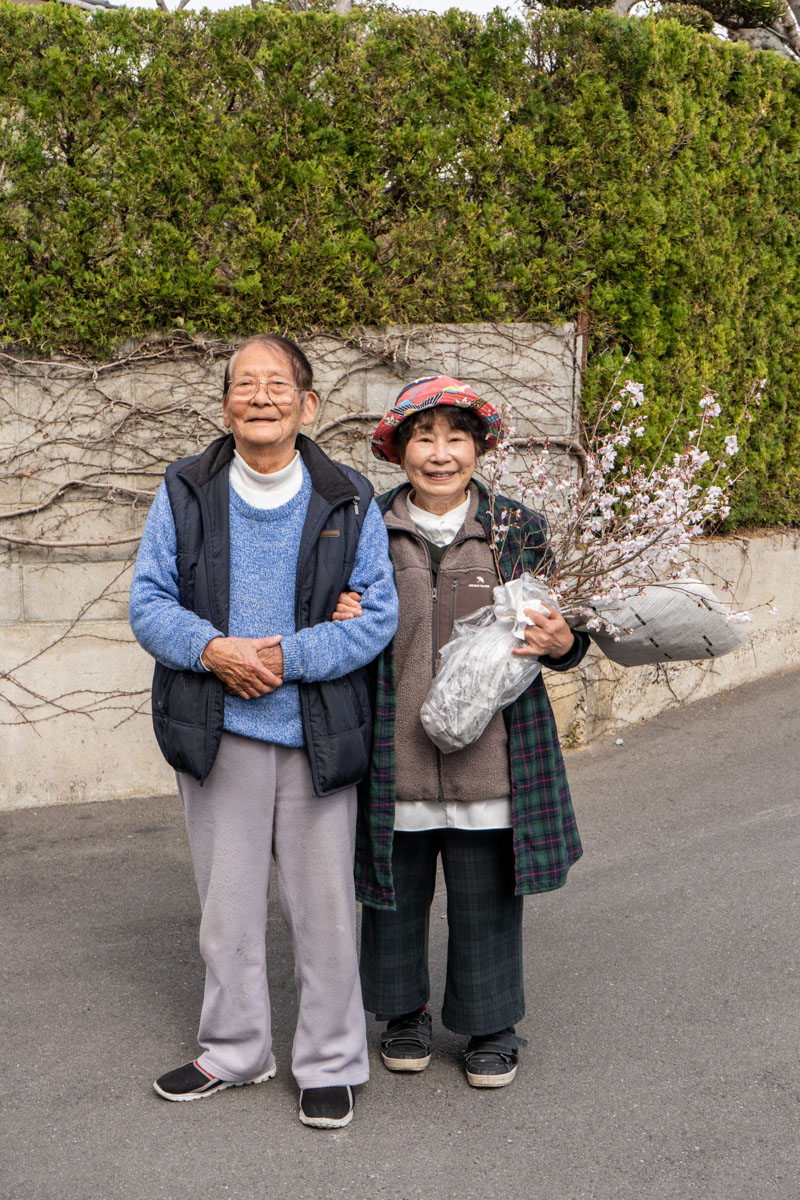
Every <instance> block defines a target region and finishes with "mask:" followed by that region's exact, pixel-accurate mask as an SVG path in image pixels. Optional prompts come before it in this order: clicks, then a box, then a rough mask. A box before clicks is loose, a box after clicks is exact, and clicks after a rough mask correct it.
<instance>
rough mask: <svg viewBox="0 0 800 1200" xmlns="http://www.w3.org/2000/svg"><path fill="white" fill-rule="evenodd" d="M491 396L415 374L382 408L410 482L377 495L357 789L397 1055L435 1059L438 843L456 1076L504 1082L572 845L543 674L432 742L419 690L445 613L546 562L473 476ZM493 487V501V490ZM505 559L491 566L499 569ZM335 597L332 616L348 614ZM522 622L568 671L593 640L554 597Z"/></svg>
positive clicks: (412, 1062)
mask: <svg viewBox="0 0 800 1200" xmlns="http://www.w3.org/2000/svg"><path fill="white" fill-rule="evenodd" d="M500 432H501V421H500V416H499V414H498V413H497V411H496V410H495V409H494V408H493V407H492V406H491V405H490V404H488V403H484V402H482V401H481V400H480V399H479V397H478V396H477V395H476V394H475V393H474V392H473V390H472V389H471V388H470V387H468V386H467V385H465V384H463V383H460V382H459V381H458V380H456V379H451V378H448V377H446V376H435V377H430V378H425V379H418V380H416V381H415V382H414V383H412V384H410V385H409V386H408V387H406V388H404V389H403V391H402V392H401V393H400V395H399V396H398V398H397V401H396V402H395V405H394V407H393V408H392V409H391V410H390V411H389V412H388V413H387V415H386V416H385V417H384V418H383V420H382V421H381V422H380V424H379V425H378V428H377V429H376V431H375V434H374V437H373V440H372V450H373V453H374V454H375V455H376V456H377V457H378V458H381V459H383V460H387V461H389V462H392V463H397V464H398V465H399V466H401V467H402V468H403V470H404V471H405V474H406V476H407V480H406V482H404V483H402V484H401V485H400V486H399V487H396V488H394V489H393V490H392V491H390V492H388V493H387V494H386V495H384V496H382V497H380V498H379V501H378V503H379V505H380V507H381V509H382V512H383V516H384V521H385V523H386V528H387V530H388V533H389V547H390V553H391V557H392V561H393V564H394V568H395V574H396V582H397V591H398V595H399V599H400V621H399V625H398V629H397V634H396V636H395V638H394V641H393V642H392V643H391V644H390V645H389V646H388V647H387V648H386V650H385V651H384V652H383V654H382V655H381V657H380V658H379V659H378V661H377V664H376V703H375V727H374V741H373V750H372V765H371V773H370V777H369V779H368V780H367V781H366V783H365V787H364V793H365V794H364V796H363V801H364V802H363V803H362V805H361V814H360V829H359V839H358V848H357V854H356V884H357V892H358V895H359V898H360V899H361V900H362V902H363V905H364V908H363V917H362V941H361V973H362V985H363V992H364V1005H365V1007H366V1009H367V1010H368V1011H370V1012H373V1013H374V1014H375V1015H376V1017H377V1019H378V1020H381V1021H385V1022H386V1023H387V1024H386V1028H385V1030H384V1032H383V1034H382V1036H381V1056H382V1058H383V1062H384V1064H385V1065H386V1067H387V1068H388V1069H389V1070H390V1071H422V1070H424V1068H425V1067H426V1066H427V1065H428V1063H429V1061H430V1058H431V1046H432V1033H431V1024H432V1023H431V1014H430V1012H429V1010H428V1000H429V995H430V986H429V972H428V927H429V920H430V906H431V902H432V899H433V894H434V888H435V883H436V864H437V858H438V857H439V856H440V855H441V859H442V867H443V871H444V878H445V883H446V887H447V919H448V948H447V975H446V982H445V991H444V1004H443V1007H442V1022H443V1024H444V1025H445V1026H446V1028H448V1029H450V1030H452V1031H453V1032H454V1033H457V1034H462V1035H464V1036H466V1037H467V1038H469V1042H468V1044H467V1047H466V1051H465V1057H466V1068H467V1080H468V1082H469V1083H470V1084H471V1085H472V1086H473V1087H503V1086H504V1085H505V1084H508V1083H510V1082H511V1081H512V1079H513V1078H514V1075H515V1074H516V1070H517V1049H518V1046H519V1045H520V1044H524V1043H523V1042H522V1039H520V1038H518V1037H517V1035H516V1033H515V1028H514V1027H515V1024H516V1023H517V1022H518V1021H519V1020H520V1019H521V1018H522V1016H523V1014H524V1011H525V1002H524V993H523V970H522V898H523V896H524V895H526V894H528V893H533V892H544V891H550V890H552V889H554V888H557V887H560V886H561V885H562V884H563V883H564V881H565V878H566V874H567V871H568V870H569V867H570V866H571V864H572V863H573V862H574V861H575V860H576V859H577V858H578V857H579V855H580V853H581V846H580V840H579V838H578V833H577V830H576V827H575V818H574V814H573V811H572V805H571V802H570V796H569V789H568V786H567V779H566V774H565V770H564V762H563V758H562V755H561V750H560V748H559V744H558V737H557V734H556V728H555V723H554V720H553V715H552V711H551V709H550V704H549V701H548V698H547V693H546V691H545V686H544V683H543V682H542V679H541V676H539V677H538V678H537V679H536V680H535V681H534V682H533V683H532V684H531V686H530V687H529V688H528V689H527V691H525V692H524V693H523V694H522V695H521V696H520V698H519V699H518V700H516V701H515V702H514V703H513V704H511V705H509V707H508V708H506V709H505V710H504V711H502V712H500V713H497V714H496V715H495V716H494V717H493V719H492V720H491V722H490V723H489V725H488V727H487V728H486V730H485V732H484V733H483V734H482V735H481V737H480V738H479V739H478V740H477V741H476V742H474V743H473V744H472V745H470V746H467V747H466V748H465V749H463V750H459V751H456V752H455V753H452V754H442V753H441V752H440V751H439V750H438V749H437V748H436V746H435V745H434V744H433V742H431V741H430V740H429V738H428V737H427V735H426V733H425V731H424V729H423V727H422V724H421V722H420V716H419V712H420V706H421V705H422V702H423V700H424V699H425V697H426V695H427V693H428V689H429V687H430V684H431V680H432V678H433V676H434V674H435V671H436V664H437V657H438V654H439V651H440V649H441V648H442V646H443V645H444V644H445V643H446V642H447V640H448V639H449V637H450V634H451V631H452V627H453V621H454V620H455V619H456V618H459V617H463V616H466V615H467V614H468V613H470V612H473V611H474V610H475V609H477V608H480V607H482V606H483V605H486V604H491V602H492V590H493V588H494V587H496V586H497V584H498V583H499V582H505V581H507V580H508V579H511V578H513V577H515V576H516V575H518V574H520V573H521V572H522V571H524V570H529V571H534V572H536V571H537V570H538V571H540V572H541V571H542V570H543V568H544V557H545V555H546V540H545V538H546V531H545V524H544V521H543V520H542V519H541V518H540V517H538V516H536V515H535V514H534V513H532V512H529V511H527V510H520V509H519V506H517V505H514V504H513V502H512V501H510V500H508V499H506V498H501V499H500V504H501V506H502V507H503V508H505V509H509V508H512V509H516V510H517V512H518V514H519V520H518V521H512V523H511V530H510V532H509V534H508V536H507V537H506V539H505V542H504V545H503V546H502V547H501V548H499V552H498V555H497V558H496V557H495V554H493V551H492V546H491V518H490V505H491V503H492V500H491V498H490V496H489V495H488V493H487V491H486V489H485V488H484V487H483V486H482V485H481V484H480V483H479V482H477V480H475V479H474V478H473V476H474V472H475V469H476V466H477V463H478V458H479V457H480V455H481V454H482V453H484V451H486V450H488V449H490V448H491V447H492V446H494V445H495V444H496V442H497V439H498V437H499V435H500ZM497 502H498V501H497V500H495V503H497ZM496 562H497V566H499V572H500V576H501V577H502V578H499V577H498V569H497V566H496V565H495V564H496ZM358 612H359V609H358V597H357V596H356V595H355V594H352V593H351V594H350V596H349V597H342V598H341V600H340V603H339V607H338V608H337V613H336V617H337V619H347V618H349V617H353V616H357V615H358ZM529 616H530V617H531V620H532V621H533V624H532V625H531V626H530V627H529V628H528V631H527V633H526V645H525V647H524V648H520V650H519V651H516V653H521V654H530V655H536V656H538V657H539V658H540V661H541V662H542V663H543V664H544V665H545V666H547V667H549V668H551V669H552V670H562V671H563V670H567V669H569V668H570V667H574V666H576V665H577V663H579V662H580V660H581V659H582V657H583V655H584V654H585V653H586V648H587V645H588V638H587V637H586V635H585V634H575V633H573V631H572V630H571V629H570V628H569V626H568V625H567V623H566V621H565V620H564V618H563V617H562V616H561V615H560V614H559V613H557V612H556V611H555V610H551V611H549V612H547V613H546V614H541V613H529Z"/></svg>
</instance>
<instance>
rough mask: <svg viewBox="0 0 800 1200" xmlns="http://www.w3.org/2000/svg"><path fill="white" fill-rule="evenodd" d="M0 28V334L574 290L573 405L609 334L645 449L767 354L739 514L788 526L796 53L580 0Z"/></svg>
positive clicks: (563, 300)
mask: <svg viewBox="0 0 800 1200" xmlns="http://www.w3.org/2000/svg"><path fill="white" fill-rule="evenodd" d="M0 24H1V27H2V39H0V164H2V166H0V341H2V342H4V343H5V344H7V345H11V344H15V345H18V346H23V347H27V348H29V349H31V350H34V351H36V352H40V353H52V352H56V351H60V350H72V351H80V352H83V353H87V354H89V353H91V354H102V353H106V352H108V351H109V350H110V349H111V348H112V347H113V346H114V344H115V343H117V342H118V341H119V340H120V339H121V338H124V337H138V336H142V335H144V334H147V333H149V332H151V331H153V330H167V329H170V328H172V327H174V326H175V325H176V324H182V325H183V326H184V327H185V328H189V329H195V330H198V331H202V332H204V333H208V334H212V335H218V336H225V337H231V336H236V335H243V334H247V333H250V332H252V331H253V330H255V329H260V328H264V327H270V328H279V329H288V330H298V329H300V328H303V327H309V326H316V327H323V328H326V329H330V330H336V329H347V328H348V327H350V326H352V325H353V324H379V325H380V324H385V323H389V322H401V323H402V322H410V323H421V322H434V321H444V322H455V321H462V322H470V321H514V320H550V321H554V322H558V321H561V320H564V319H574V318H575V317H576V316H577V315H578V314H579V313H581V312H584V313H586V315H587V317H588V320H589V326H590V329H591V342H590V355H589V367H588V371H587V375H586V381H585V390H584V397H585V405H586V409H587V415H590V414H591V411H592V406H593V405H594V404H595V403H596V402H597V400H598V398H599V397H600V396H602V395H603V394H605V392H606V390H607V389H608V387H609V385H610V382H611V380H612V379H613V378H614V375H615V373H616V372H617V371H618V370H619V369H620V368H621V366H622V363H623V360H624V358H625V356H626V355H630V362H629V364H628V365H627V366H625V368H624V374H625V376H627V377H631V378H635V379H640V380H641V381H642V382H643V383H644V384H645V385H646V388H647V390H648V393H649V395H650V397H651V398H655V400H656V401H657V404H658V417H657V420H653V422H652V429H653V431H652V434H651V435H649V436H651V437H652V439H653V440H652V446H653V447H655V445H656V443H657V442H658V441H659V439H660V438H661V437H663V436H664V435H665V434H666V432H667V431H668V430H669V428H670V427H671V424H672V422H673V420H674V419H675V417H676V416H677V414H678V412H679V409H680V406H681V403H684V404H685V405H686V406H688V408H689V410H691V409H692V408H693V407H694V406H695V405H696V403H697V400H698V399H699V397H700V395H701V389H702V387H703V385H707V386H709V387H711V388H713V389H715V390H716V391H717V392H718V393H719V396H720V402H721V403H722V404H723V406H724V408H725V410H726V412H727V413H728V414H729V415H732V414H733V413H734V411H735V410H736V409H737V408H738V406H739V403H740V401H741V400H742V398H743V397H744V395H745V393H746V392H747V389H748V387H749V385H750V383H751V382H752V381H753V380H755V379H758V378H760V377H762V376H766V377H767V378H768V381H769V382H768V385H767V390H766V392H765V396H764V399H763V401H762V405H761V408H760V409H759V410H758V412H757V413H756V415H755V419H754V421H753V424H752V426H750V427H749V432H748V431H747V430H744V431H743V432H742V433H740V439H739V440H740V442H741V443H743V444H745V449H744V453H743V454H742V455H740V456H739V457H738V458H737V459H735V460H734V462H735V463H736V464H737V466H739V465H746V466H747V475H746V477H745V479H744V480H743V482H742V484H741V485H740V486H739V487H738V490H737V499H736V518H737V520H738V521H739V522H750V523H759V522H761V523H763V522H773V523H789V522H793V521H796V520H797V518H798V513H800V431H799V428H798V427H799V425H800V398H799V397H798V383H797V380H798V373H799V372H798V368H800V340H799V339H798V334H797V330H798V318H799V317H800V312H799V311H798V309H799V308H800V253H799V251H800V238H799V237H798V234H799V232H800V230H799V224H800V216H798V214H800V69H798V67H797V66H796V65H794V64H792V63H790V62H788V61H786V60H785V59H783V58H781V57H779V56H777V55H771V54H754V53H752V52H751V51H750V49H749V48H747V47H745V46H741V45H728V44H723V43H720V42H718V41H716V40H715V39H712V38H710V37H707V36H704V35H702V34H698V33H696V32H695V31H694V30H692V29H689V28H686V27H684V26H680V25H678V24H677V23H675V22H671V21H664V22H649V21H637V20H621V19H619V18H616V17H615V16H613V15H611V14H610V13H607V12H602V11H598V12H594V13H593V14H591V15H590V16H586V15H581V14H580V13H577V12H549V13H545V14H544V15H542V16H541V17H534V18H531V19H530V20H529V21H528V22H527V24H526V23H523V22H521V21H518V20H513V19H510V18H507V17H504V16H503V15H502V14H501V13H499V12H495V13H494V14H493V15H491V16H489V17H488V18H486V19H485V20H479V19H478V18H475V17H473V16H470V15H467V14H463V13H458V12H455V11H451V12H449V13H447V14H446V15H445V16H443V17H435V16H421V15H397V14H394V13H392V12H387V13H381V12H371V13H368V14H364V13H362V14H359V13H356V14H354V15H352V16H351V17H350V18H347V19H344V18H340V17H338V16H336V15H334V14H332V13H324V12H323V13H320V12H309V13H301V14H294V13H290V12H287V11H285V10H284V9H280V8H273V7H268V6H263V7H260V8H258V9H256V10H252V9H237V10H232V11H227V12H220V13H217V14H210V13H206V12H203V13H199V14H181V15H179V16H174V15H170V16H168V15H165V14H162V13H160V12H156V11H152V12H151V11H143V10H135V9H131V10H118V11H108V12H105V11H102V12H98V13H97V14H95V15H92V16H88V15H86V14H85V13H83V12H82V11H80V10H77V9H75V8H71V7H64V6H57V5H52V6H50V5H48V6H44V7H41V8H32V9H29V8H21V7H16V6H7V5H5V6H2V7H0ZM723 423H724V422H720V424H723ZM740 460H741V462H740Z"/></svg>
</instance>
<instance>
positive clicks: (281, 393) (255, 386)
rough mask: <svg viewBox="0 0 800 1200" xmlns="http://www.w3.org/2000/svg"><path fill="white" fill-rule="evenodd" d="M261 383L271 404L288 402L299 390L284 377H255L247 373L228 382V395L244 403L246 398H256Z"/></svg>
mask: <svg viewBox="0 0 800 1200" xmlns="http://www.w3.org/2000/svg"><path fill="white" fill-rule="evenodd" d="M262 383H263V385H264V390H265V391H266V393H267V395H268V396H269V398H270V400H271V401H272V402H273V404H288V403H289V401H290V400H291V399H292V397H293V396H294V393H295V392H296V391H298V390H299V389H298V388H296V387H295V385H294V384H293V383H288V382H287V380H285V379H256V378H254V377H252V376H250V375H247V376H246V377H244V378H243V379H235V380H234V381H233V382H232V383H231V384H230V386H229V387H228V395H229V396H230V397H231V398H232V399H233V400H241V401H242V402H243V403H246V402H247V401H248V400H254V399H255V398H256V396H257V395H258V390H259V388H260V387H261V384H262Z"/></svg>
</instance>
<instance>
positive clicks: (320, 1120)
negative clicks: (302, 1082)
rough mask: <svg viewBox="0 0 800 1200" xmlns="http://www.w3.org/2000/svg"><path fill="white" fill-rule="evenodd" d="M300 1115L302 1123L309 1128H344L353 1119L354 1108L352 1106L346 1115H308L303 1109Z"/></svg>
mask: <svg viewBox="0 0 800 1200" xmlns="http://www.w3.org/2000/svg"><path fill="white" fill-rule="evenodd" d="M298 1116H299V1117H300V1122H301V1124H303V1125H307V1126H308V1127H309V1129H344V1127H345V1125H349V1124H350V1122H351V1121H352V1119H353V1110H352V1108H351V1109H350V1112H349V1113H348V1114H347V1116H345V1117H307V1116H306V1114H305V1113H304V1112H303V1111H302V1109H301V1110H300V1112H299V1113H298Z"/></svg>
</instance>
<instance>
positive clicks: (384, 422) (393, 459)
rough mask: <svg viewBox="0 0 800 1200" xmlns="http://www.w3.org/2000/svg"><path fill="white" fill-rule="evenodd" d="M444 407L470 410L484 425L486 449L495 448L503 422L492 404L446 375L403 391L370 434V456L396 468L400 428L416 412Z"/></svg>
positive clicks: (420, 382)
mask: <svg viewBox="0 0 800 1200" xmlns="http://www.w3.org/2000/svg"><path fill="white" fill-rule="evenodd" d="M446 406H450V407H455V408H469V409H472V411H473V412H474V413H475V414H476V416H478V417H480V419H481V421H482V423H483V426H484V430H485V436H486V447H485V448H486V449H487V450H491V449H492V448H493V447H494V446H496V445H497V443H498V441H499V440H500V438H501V437H502V434H503V420H502V417H501V416H500V413H499V412H498V411H497V409H496V408H495V407H494V405H493V404H490V403H489V401H488V400H481V398H480V397H479V396H477V395H476V394H475V392H473V390H472V388H471V387H469V386H468V385H467V384H463V383H460V382H459V380H457V379H451V378H450V377H449V376H445V375H439V376H434V377H432V378H430V379H424V380H419V381H416V382H415V383H414V384H410V385H409V386H408V387H406V388H404V389H403V391H402V392H401V393H400V395H399V396H398V397H397V401H396V402H395V404H394V406H393V407H392V408H390V409H389V411H388V413H387V414H386V416H385V417H383V418H382V419H381V420H380V421H379V422H378V425H377V427H376V429H375V432H374V433H373V435H372V443H371V448H372V453H373V454H374V455H375V457H376V458H379V459H380V460H381V461H382V462H390V463H394V464H395V465H397V466H399V465H400V455H399V454H398V452H397V450H396V448H395V444H394V439H395V435H396V433H397V430H398V428H399V426H400V425H401V424H402V423H403V421H404V420H405V419H406V418H407V417H411V416H413V415H414V414H415V413H418V412H423V411H424V410H425V409H428V408H440V407H446Z"/></svg>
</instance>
